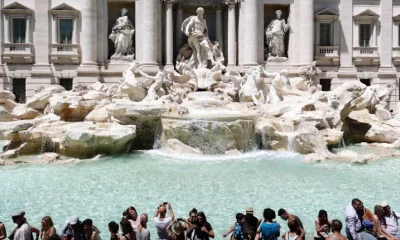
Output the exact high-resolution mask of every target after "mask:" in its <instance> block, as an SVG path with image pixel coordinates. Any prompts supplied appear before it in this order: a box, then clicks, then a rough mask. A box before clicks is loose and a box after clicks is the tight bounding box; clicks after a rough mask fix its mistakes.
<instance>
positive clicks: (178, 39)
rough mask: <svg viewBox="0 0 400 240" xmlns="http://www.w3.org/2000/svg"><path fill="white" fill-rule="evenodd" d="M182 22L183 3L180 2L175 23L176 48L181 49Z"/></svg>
mask: <svg viewBox="0 0 400 240" xmlns="http://www.w3.org/2000/svg"><path fill="white" fill-rule="evenodd" d="M182 22H183V3H182V2H179V3H178V6H177V8H176V25H175V48H176V49H178V50H179V48H181V47H182V31H181V27H182Z"/></svg>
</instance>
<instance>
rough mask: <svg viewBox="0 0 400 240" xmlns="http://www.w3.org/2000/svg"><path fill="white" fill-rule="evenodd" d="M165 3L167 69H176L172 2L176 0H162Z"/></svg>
mask: <svg viewBox="0 0 400 240" xmlns="http://www.w3.org/2000/svg"><path fill="white" fill-rule="evenodd" d="M162 2H163V3H164V4H165V18H166V19H165V69H170V70H171V69H174V64H173V54H174V27H173V14H172V4H173V3H174V0H162Z"/></svg>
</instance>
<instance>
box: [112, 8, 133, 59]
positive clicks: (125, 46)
mask: <svg viewBox="0 0 400 240" xmlns="http://www.w3.org/2000/svg"><path fill="white" fill-rule="evenodd" d="M127 13H128V9H126V8H122V9H121V17H119V18H117V21H116V24H115V25H114V26H113V28H112V32H111V34H110V36H109V39H111V41H113V43H114V46H115V53H114V54H113V55H112V56H111V58H119V57H124V56H133V52H134V50H133V48H132V43H133V38H132V36H133V33H134V32H135V28H134V27H133V25H132V22H131V21H130V20H129V19H128V16H126V14H127Z"/></svg>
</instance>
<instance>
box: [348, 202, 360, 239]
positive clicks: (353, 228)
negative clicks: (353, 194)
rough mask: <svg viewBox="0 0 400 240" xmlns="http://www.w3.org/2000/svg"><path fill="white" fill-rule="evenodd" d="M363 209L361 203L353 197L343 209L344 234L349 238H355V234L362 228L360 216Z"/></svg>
mask: <svg viewBox="0 0 400 240" xmlns="http://www.w3.org/2000/svg"><path fill="white" fill-rule="evenodd" d="M363 211H364V205H363V203H362V202H361V201H360V200H359V199H357V198H354V199H353V200H351V204H350V205H349V206H347V208H346V211H345V221H346V235H347V238H348V239H349V240H353V239H356V234H357V233H358V232H359V231H360V230H361V229H362V225H361V221H362V220H361V217H360V214H361V215H362V214H363Z"/></svg>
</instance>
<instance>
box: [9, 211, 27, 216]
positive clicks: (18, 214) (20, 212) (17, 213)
mask: <svg viewBox="0 0 400 240" xmlns="http://www.w3.org/2000/svg"><path fill="white" fill-rule="evenodd" d="M23 216H25V211H17V212H13V213H12V214H11V217H23Z"/></svg>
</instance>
